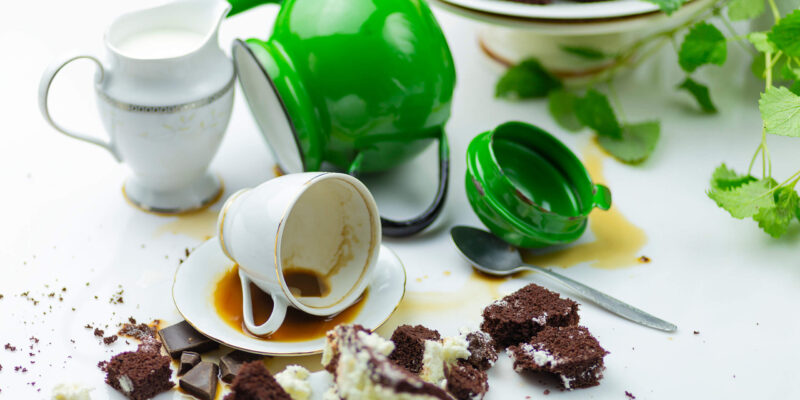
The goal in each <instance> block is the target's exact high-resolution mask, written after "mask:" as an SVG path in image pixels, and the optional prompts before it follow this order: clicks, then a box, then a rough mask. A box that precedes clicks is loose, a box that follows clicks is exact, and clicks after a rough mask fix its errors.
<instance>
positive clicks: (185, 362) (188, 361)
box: [178, 351, 203, 376]
mask: <svg viewBox="0 0 800 400" xmlns="http://www.w3.org/2000/svg"><path fill="white" fill-rule="evenodd" d="M200 361H203V360H202V358H200V354H199V353H195V352H193V351H184V352H183V353H181V366H180V368H178V376H181V375H183V374H185V373H187V372H189V370H190V369H192V368H194V366H195V365H197V364H200Z"/></svg>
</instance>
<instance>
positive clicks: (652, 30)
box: [431, 0, 713, 78]
mask: <svg viewBox="0 0 800 400" xmlns="http://www.w3.org/2000/svg"><path fill="white" fill-rule="evenodd" d="M431 2H432V3H433V4H435V5H436V6H438V7H440V8H442V9H445V10H448V11H451V12H453V13H455V14H458V15H462V16H465V17H468V18H470V19H474V20H477V21H480V22H483V23H485V26H484V27H483V28H482V29H481V30H480V32H479V35H478V42H479V45H480V47H481V50H482V51H483V52H484V53H486V55H487V56H489V57H490V58H491V59H493V60H495V61H497V62H499V63H501V64H503V65H505V66H510V65H514V64H516V63H518V62H520V61H522V60H525V59H528V58H536V59H537V60H539V61H540V62H541V63H542V65H543V66H544V67H545V68H547V69H548V70H550V71H551V72H553V73H555V74H556V75H559V76H561V77H564V78H580V77H585V76H591V75H594V74H596V73H598V72H602V71H604V70H605V69H606V68H608V67H609V66H610V65H611V61H610V60H609V59H588V58H585V57H581V56H578V55H575V54H573V53H570V52H569V51H565V50H564V48H568V47H579V48H590V49H594V50H598V51H600V52H602V53H605V54H618V53H620V52H622V51H624V50H625V49H627V48H629V47H630V46H631V45H633V44H634V43H635V42H636V41H637V40H639V39H642V38H644V37H646V36H648V35H653V34H657V33H659V32H666V31H668V30H670V29H673V28H675V27H677V26H679V25H680V24H683V23H685V22H686V21H687V20H688V19H689V18H691V17H692V16H694V15H696V14H697V13H698V12H701V11H702V10H703V9H706V8H708V7H709V6H711V5H712V4H713V0H690V1H688V2H687V3H686V4H684V5H683V6H682V7H681V8H680V9H679V10H677V11H675V12H674V13H672V15H670V16H667V15H666V14H664V13H662V12H661V11H659V9H658V7H657V6H656V5H654V4H652V3H648V2H645V1H640V0H614V1H602V2H594V3H579V2H573V1H556V2H554V3H552V4H544V5H540V4H527V3H520V2H514V1H508V0H431Z"/></svg>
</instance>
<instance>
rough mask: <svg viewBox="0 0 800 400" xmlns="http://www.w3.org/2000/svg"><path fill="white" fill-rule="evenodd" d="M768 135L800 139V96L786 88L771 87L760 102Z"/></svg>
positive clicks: (762, 95) (759, 107)
mask: <svg viewBox="0 0 800 400" xmlns="http://www.w3.org/2000/svg"><path fill="white" fill-rule="evenodd" d="M758 109H759V110H760V111H761V119H763V120H764V129H766V131H767V133H769V134H772V135H780V136H793V137H800V96H798V95H796V94H794V93H792V92H791V91H790V90H789V89H788V88H785V87H779V88H778V87H774V86H773V87H769V88H767V91H766V92H764V93H762V94H761V99H760V100H758Z"/></svg>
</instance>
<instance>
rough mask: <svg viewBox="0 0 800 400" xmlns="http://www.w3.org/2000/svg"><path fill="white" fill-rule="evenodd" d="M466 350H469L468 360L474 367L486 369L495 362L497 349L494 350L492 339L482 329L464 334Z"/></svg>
mask: <svg viewBox="0 0 800 400" xmlns="http://www.w3.org/2000/svg"><path fill="white" fill-rule="evenodd" d="M466 339H467V350H469V359H467V361H469V362H470V364H472V365H473V366H475V368H478V369H479V370H481V371H487V370H488V369H489V368H491V367H492V366H493V365H494V363H495V362H497V351H495V347H497V345H496V344H495V341H494V339H492V337H491V336H490V335H489V334H488V333H486V332H484V331H474V332H470V333H468V334H467V336H466Z"/></svg>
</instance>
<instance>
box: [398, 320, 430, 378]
mask: <svg viewBox="0 0 800 400" xmlns="http://www.w3.org/2000/svg"><path fill="white" fill-rule="evenodd" d="M441 338H442V336H441V335H440V334H439V332H437V331H436V330H433V329H428V328H426V327H424V326H422V325H416V326H411V325H400V326H398V327H397V328H396V329H395V330H394V333H392V338H391V340H392V342H394V350H393V351H392V353H391V354H389V359H390V360H392V361H393V362H394V363H395V364H397V365H399V366H401V367H403V368H405V369H406V370H408V372H411V373H414V374H419V372H420V371H421V370H422V357H423V355H424V353H425V342H426V341H428V340H440V339H441Z"/></svg>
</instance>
